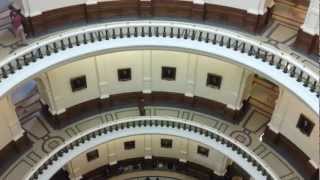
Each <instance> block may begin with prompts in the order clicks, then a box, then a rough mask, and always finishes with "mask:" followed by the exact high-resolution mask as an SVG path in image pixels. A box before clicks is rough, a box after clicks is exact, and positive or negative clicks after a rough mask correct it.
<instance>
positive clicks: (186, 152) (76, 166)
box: [67, 135, 227, 178]
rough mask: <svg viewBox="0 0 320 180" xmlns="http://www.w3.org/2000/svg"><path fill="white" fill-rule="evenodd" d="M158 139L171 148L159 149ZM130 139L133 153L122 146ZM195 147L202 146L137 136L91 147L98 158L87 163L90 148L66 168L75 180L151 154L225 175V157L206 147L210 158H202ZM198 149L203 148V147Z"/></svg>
mask: <svg viewBox="0 0 320 180" xmlns="http://www.w3.org/2000/svg"><path fill="white" fill-rule="evenodd" d="M161 138H167V139H172V140H173V147H172V148H171V149H168V148H161V146H160V141H161ZM132 140H134V141H135V147H136V148H135V149H133V150H124V147H123V143H124V142H126V141H132ZM198 145H201V144H199V143H197V142H195V141H191V140H188V139H184V138H179V137H175V136H166V135H139V136H132V137H128V138H121V139H118V140H114V141H111V142H108V143H105V144H101V145H99V146H97V147H96V148H94V149H98V151H99V158H98V159H96V160H94V161H90V162H87V159H86V153H87V152H90V151H91V150H94V149H90V150H89V151H87V152H85V153H82V154H81V155H79V156H77V157H76V158H74V159H73V160H72V161H70V163H68V165H67V169H68V171H69V172H71V177H73V178H76V177H80V176H81V175H83V174H85V173H87V172H90V171H91V170H94V169H96V168H98V167H100V166H102V165H106V164H110V163H111V164H115V163H116V162H117V161H119V160H124V159H130V158H136V157H146V156H149V155H150V156H160V157H170V158H178V159H179V158H180V159H183V160H186V161H191V162H195V163H197V164H200V165H203V166H206V167H208V168H210V169H212V170H213V171H214V172H215V173H217V174H218V175H224V173H225V171H226V166H227V158H226V157H225V156H224V155H222V154H221V153H219V152H217V151H216V150H214V149H211V148H209V149H210V152H209V157H202V156H200V155H198V154H197V147H198ZM201 146H204V147H206V146H205V145H201Z"/></svg>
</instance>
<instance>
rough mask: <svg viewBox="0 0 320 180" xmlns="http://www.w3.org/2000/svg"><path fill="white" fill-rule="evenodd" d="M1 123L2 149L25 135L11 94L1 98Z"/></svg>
mask: <svg viewBox="0 0 320 180" xmlns="http://www.w3.org/2000/svg"><path fill="white" fill-rule="evenodd" d="M0 124H1V125H0V149H2V148H3V147H5V146H6V145H7V144H8V143H10V142H11V141H16V140H18V139H19V138H20V137H21V136H22V135H23V132H24V130H23V129H22V128H21V126H20V122H19V120H18V117H17V115H16V112H15V108H14V106H13V105H12V101H11V98H10V97H9V96H5V97H3V98H2V99H0Z"/></svg>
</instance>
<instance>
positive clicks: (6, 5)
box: [0, 0, 14, 12]
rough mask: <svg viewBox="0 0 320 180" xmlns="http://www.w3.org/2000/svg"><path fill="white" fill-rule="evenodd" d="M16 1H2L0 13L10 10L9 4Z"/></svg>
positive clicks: (0, 0)
mask: <svg viewBox="0 0 320 180" xmlns="http://www.w3.org/2000/svg"><path fill="white" fill-rule="evenodd" d="M13 1H14V0H0V12H1V11H4V10H6V9H8V6H9V4H11V3H12V2H13Z"/></svg>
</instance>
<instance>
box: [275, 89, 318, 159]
mask: <svg viewBox="0 0 320 180" xmlns="http://www.w3.org/2000/svg"><path fill="white" fill-rule="evenodd" d="M300 114H304V115H305V116H306V117H307V118H309V119H310V120H311V121H312V122H313V123H314V124H315V126H314V127H313V131H312V133H311V134H310V136H306V135H305V134H303V133H301V132H300V130H299V129H298V128H297V127H296V126H297V123H298V120H299V117H300ZM269 127H271V129H272V130H273V131H275V132H277V131H278V132H280V133H281V134H283V135H284V136H286V137H287V138H288V139H289V140H290V141H292V142H293V143H294V144H296V145H297V146H298V147H299V148H300V149H301V150H303V151H304V152H305V153H306V154H307V155H308V156H309V158H310V159H312V160H313V161H314V162H315V163H317V164H319V117H318V116H317V114H315V113H314V112H313V111H312V110H310V109H309V108H308V107H307V106H306V105H305V104H304V103H303V102H301V101H300V100H299V99H297V97H296V96H294V95H293V94H292V93H291V92H289V91H288V90H286V89H284V88H281V91H280V94H279V99H278V101H277V105H276V108H275V111H274V113H273V115H272V120H271V121H270V123H269Z"/></svg>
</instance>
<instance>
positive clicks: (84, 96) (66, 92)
mask: <svg viewBox="0 0 320 180" xmlns="http://www.w3.org/2000/svg"><path fill="white" fill-rule="evenodd" d="M46 74H47V76H48V81H49V84H50V87H51V92H52V95H53V101H54V103H53V104H54V105H55V106H56V107H50V109H55V111H56V112H58V113H62V112H63V111H64V110H65V108H67V107H70V106H73V105H76V104H79V103H82V102H85V101H88V100H91V99H94V98H97V97H99V94H100V92H99V88H98V78H97V71H96V62H95V57H92V58H88V59H84V60H81V61H76V62H74V63H71V64H67V65H64V66H61V67H59V68H56V69H54V70H51V71H48V72H46ZM82 75H85V76H86V80H87V88H86V89H85V90H81V91H76V92H72V90H71V85H70V79H71V78H74V77H78V76H82Z"/></svg>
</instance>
